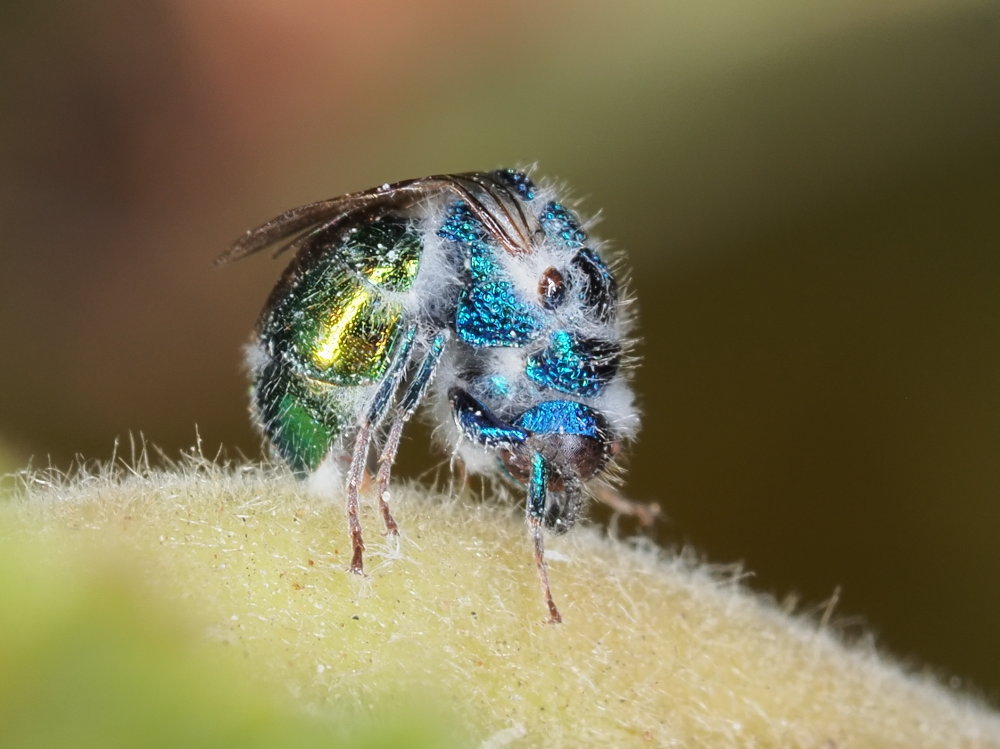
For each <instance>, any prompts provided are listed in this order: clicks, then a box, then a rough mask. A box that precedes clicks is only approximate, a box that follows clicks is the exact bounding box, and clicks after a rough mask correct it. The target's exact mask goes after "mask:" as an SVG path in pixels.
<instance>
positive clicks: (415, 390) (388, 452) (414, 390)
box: [376, 332, 448, 535]
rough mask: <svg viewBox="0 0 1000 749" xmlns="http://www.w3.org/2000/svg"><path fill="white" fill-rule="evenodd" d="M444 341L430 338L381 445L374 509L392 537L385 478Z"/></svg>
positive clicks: (393, 525) (444, 336) (393, 530)
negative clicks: (426, 350) (425, 353)
mask: <svg viewBox="0 0 1000 749" xmlns="http://www.w3.org/2000/svg"><path fill="white" fill-rule="evenodd" d="M447 340H448V335H447V332H442V333H438V334H437V335H436V336H435V337H434V340H433V341H431V345H430V351H428V352H427V355H426V356H425V357H424V360H423V361H422V362H420V368H419V369H418V370H417V374H416V375H415V376H414V378H413V380H412V381H411V382H410V384H409V386H408V387H407V389H406V393H404V395H403V398H402V400H400V402H399V405H398V406H397V407H396V416H395V418H394V419H393V422H392V426H391V427H389V434H388V436H386V439H385V444H384V445H383V446H382V455H381V456H380V457H379V467H378V476H377V478H376V485H377V487H378V508H379V510H380V511H381V512H382V518H383V520H385V530H386V533H389V534H392V535H396V534H398V533H399V528H398V526H397V525H396V521H395V520H394V519H393V517H392V513H391V512H389V503H388V502H387V501H386V497H388V495H389V491H388V490H389V478H390V476H391V475H392V464H393V463H394V462H395V460H396V451H397V450H399V440H400V438H401V437H402V436H403V427H404V426H405V424H406V422H407V420H408V419H409V418H410V417H411V416H412V415H413V412H414V411H416V410H417V406H418V405H420V401H422V400H423V399H424V393H426V392H427V386H428V385H430V382H431V379H432V378H433V377H434V370H435V369H436V368H437V365H438V362H439V361H441V354H443V353H444V347H445V343H446V341H447Z"/></svg>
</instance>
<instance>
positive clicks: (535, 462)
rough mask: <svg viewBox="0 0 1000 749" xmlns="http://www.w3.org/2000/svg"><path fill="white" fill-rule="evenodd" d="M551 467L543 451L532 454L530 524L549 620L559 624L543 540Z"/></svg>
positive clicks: (528, 510) (529, 482) (529, 491)
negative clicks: (543, 522) (543, 524)
mask: <svg viewBox="0 0 1000 749" xmlns="http://www.w3.org/2000/svg"><path fill="white" fill-rule="evenodd" d="M550 470H551V469H550V467H549V463H548V461H547V460H546V459H545V458H544V456H542V454H541V453H539V452H535V453H533V454H532V456H531V478H530V479H529V480H528V505H527V514H528V525H529V526H530V528H531V537H532V539H533V540H534V542H535V568H536V569H537V570H538V582H539V583H541V586H542V597H543V598H544V599H545V605H546V607H547V608H548V610H549V621H550V622H551V623H553V624H558V623H559V622H561V621H562V617H561V616H560V615H559V609H557V608H556V603H555V601H554V600H552V589H551V588H550V587H549V573H548V569H547V568H546V566H545V544H544V541H543V540H542V521H543V519H544V518H545V503H546V500H547V499H548V491H549V478H550Z"/></svg>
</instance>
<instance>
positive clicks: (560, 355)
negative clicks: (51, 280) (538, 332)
mask: <svg viewBox="0 0 1000 749" xmlns="http://www.w3.org/2000/svg"><path fill="white" fill-rule="evenodd" d="M620 361H621V348H620V347H619V346H617V345H616V344H613V343H611V342H609V341H602V340H600V339H597V338H582V337H580V336H577V335H573V334H572V333H567V332H566V331H564V330H558V331H556V332H554V333H552V334H551V336H550V337H549V345H548V347H547V348H546V349H545V350H543V351H541V352H540V353H538V354H535V355H533V356H530V357H529V358H528V362H527V364H526V365H525V373H526V374H527V375H528V377H529V378H530V379H531V380H534V381H535V382H537V383H538V384H539V385H541V386H542V387H547V388H551V389H552V390H558V391H559V392H561V393H568V394H570V395H581V396H593V395H597V394H598V393H599V392H601V390H602V389H603V388H604V386H605V385H607V384H608V383H609V382H610V381H611V379H612V378H613V377H614V376H615V374H616V373H617V372H618V364H619V362H620Z"/></svg>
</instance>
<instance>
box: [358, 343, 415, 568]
mask: <svg viewBox="0 0 1000 749" xmlns="http://www.w3.org/2000/svg"><path fill="white" fill-rule="evenodd" d="M415 336H416V326H411V327H410V328H408V329H407V331H406V333H405V336H404V338H403V343H402V344H401V346H400V349H399V352H398V353H397V354H396V357H395V358H394V359H393V362H392V364H391V365H390V366H389V369H388V371H387V372H386V373H385V377H384V378H383V379H382V383H381V384H380V385H379V387H378V389H377V390H376V391H375V394H374V395H373V396H372V399H371V400H370V401H369V403H368V408H367V410H366V412H365V415H364V417H363V418H362V420H361V422H360V423H359V424H358V431H357V433H356V436H355V439H354V452H353V454H352V456H351V467H350V470H349V471H348V474H347V527H348V530H349V531H350V534H351V546H352V548H353V553H352V555H351V572H354V573H355V574H358V575H360V574H363V573H364V553H365V542H364V538H363V536H362V533H361V521H360V520H359V518H358V493H359V491H360V487H361V479H362V476H363V475H364V472H365V464H366V463H367V461H368V446H369V444H370V443H371V439H372V430H373V429H375V428H376V427H377V426H378V425H379V424H380V423H381V421H382V419H383V418H384V417H385V414H386V412H387V411H388V410H389V405H390V403H391V401H392V396H393V393H395V392H396V388H397V387H399V382H400V380H401V379H402V377H403V374H404V373H405V372H406V369H407V367H409V365H410V363H411V362H412V360H413V342H414V338H415Z"/></svg>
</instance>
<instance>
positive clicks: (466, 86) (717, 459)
mask: <svg viewBox="0 0 1000 749" xmlns="http://www.w3.org/2000/svg"><path fill="white" fill-rule="evenodd" d="M0 42H2V43H0V85H2V90H3V92H4V94H3V102H4V104H3V107H2V111H0V222H2V226H0V229H2V235H0V236H2V237H3V246H2V249H0V341H2V346H3V348H2V350H3V352H4V355H3V366H2V367H0V467H2V468H3V469H6V470H9V469H13V468H16V467H18V466H21V465H24V464H26V463H27V462H28V461H29V460H31V461H32V463H33V464H34V465H46V464H48V463H49V462H51V463H53V464H55V465H58V466H68V465H69V464H70V463H71V461H72V460H73V458H74V455H77V454H79V455H83V456H85V457H87V458H107V457H109V456H110V455H111V452H112V446H113V444H114V441H115V439H116V438H119V437H126V438H127V435H128V433H129V432H130V431H132V432H136V433H137V432H139V431H141V432H142V433H144V434H145V436H146V437H147V438H148V439H149V440H151V441H152V442H154V443H156V444H157V445H159V446H160V447H162V448H163V450H164V451H165V452H166V453H167V454H168V455H176V454H178V453H179V451H180V450H181V449H183V448H186V447H189V446H191V445H192V444H193V443H194V441H195V425H196V424H197V425H198V430H199V431H200V434H201V438H202V440H203V443H204V450H205V452H206V453H209V454H211V453H214V451H215V449H216V448H217V447H218V446H219V445H224V446H226V447H227V448H228V449H229V451H230V453H231V454H232V453H233V452H234V451H235V450H241V451H243V452H244V453H246V454H247V455H250V456H257V455H258V454H259V449H260V443H259V439H258V437H257V436H256V435H255V433H254V432H253V430H252V429H251V427H250V425H249V423H248V421H247V415H246V380H245V375H244V373H243V371H242V369H241V356H242V354H241V346H242V345H243V344H244V342H245V341H246V340H247V339H248V336H249V334H250V331H251V329H252V327H253V323H254V321H255V319H256V316H257V314H258V312H259V310H260V307H261V306H262V304H263V302H264V300H265V298H266V295H267V293H268V292H269V290H270V288H271V286H272V284H273V283H274V281H275V280H276V278H277V277H278V275H279V273H280V270H281V267H282V265H281V262H275V261H270V260H269V259H267V258H266V257H258V258H254V259H253V260H249V261H246V262H243V263H239V264H237V265H232V266H228V267H225V268H222V269H217V268H213V267H212V261H213V259H214V258H215V257H216V256H217V255H218V254H219V253H220V252H221V251H222V250H224V249H225V248H226V246H227V245H228V243H229V242H230V241H231V240H233V239H234V238H236V237H237V236H238V235H239V234H240V233H241V232H243V231H244V230H245V229H247V228H249V227H250V226H253V225H256V224H258V223H261V222H262V221H264V220H266V219H268V218H270V217H271V216H273V215H274V214H276V213H278V212H280V211H281V210H283V209H285V208H288V207H291V206H293V205H297V204H300V203H305V202H309V201H312V200H316V199H319V198H325V197H331V196H335V195H338V194H341V193H344V192H348V191H354V190H359V189H364V188H367V187H371V186H373V185H377V184H380V183H383V182H388V181H394V180H398V179H403V178H407V177H414V176H420V175H424V174H429V173H440V172H449V171H466V170H480V169H491V168H495V167H498V166H503V165H517V164H526V163H532V162H536V161H537V162H538V163H539V165H540V173H541V174H545V175H551V176H555V177H558V178H560V179H563V180H566V182H568V183H569V184H570V185H572V187H573V189H574V190H575V192H576V193H577V194H578V195H580V196H582V197H583V198H584V199H585V200H584V206H585V208H586V209H588V210H589V211H591V212H596V211H598V210H600V211H601V212H602V215H603V221H602V224H601V226H600V228H599V231H598V232H597V233H598V234H599V235H601V236H602V237H606V238H609V239H611V240H612V241H613V243H614V245H615V246H617V247H619V248H622V249H624V250H625V251H626V252H627V253H628V256H629V258H630V263H631V265H632V267H633V269H634V291H635V293H636V295H637V296H638V299H639V302H640V313H641V334H642V337H643V343H642V347H641V353H642V355H643V356H644V359H645V363H644V366H643V368H642V369H641V371H640V372H639V374H638V377H637V388H638V391H639V393H640V394H641V398H642V402H643V407H644V412H645V421H644V428H643V433H642V435H641V439H640V441H639V442H638V444H637V445H636V446H635V449H634V451H633V454H632V459H631V472H630V479H629V483H628V487H627V491H628V493H629V494H631V495H632V496H635V497H636V498H639V499H649V500H656V501H658V502H659V503H660V504H661V505H662V506H663V508H664V511H665V514H666V518H665V521H664V522H663V523H661V524H660V526H659V527H658V529H657V531H656V535H657V537H658V539H659V540H660V541H661V542H663V543H665V544H683V543H687V544H691V545H693V546H694V547H695V548H697V549H698V550H699V551H700V552H702V553H703V554H704V555H705V556H706V557H707V558H708V559H709V560H711V561H713V562H719V563H726V562H733V561H737V560H743V561H744V562H745V565H746V568H747V570H749V571H751V572H752V576H751V577H750V578H749V583H750V584H751V585H752V586H753V587H754V588H756V589H758V590H761V591H765V592H768V593H772V594H774V595H775V596H776V597H778V598H781V599H784V598H785V597H786V596H787V595H789V594H795V595H797V597H798V600H799V607H800V608H801V609H806V610H815V611H822V610H823V608H824V602H826V601H828V600H829V599H831V597H834V596H835V592H836V591H839V594H838V595H837V596H836V597H837V598H838V602H837V605H836V610H835V613H834V619H835V620H837V619H841V620H846V624H845V626H848V627H849V628H850V629H851V630H853V631H857V632H861V631H872V632H874V633H875V635H876V638H877V641H878V642H879V643H880V645H881V646H882V647H883V648H884V649H886V650H888V651H889V652H891V653H893V654H894V655H895V656H897V657H899V658H902V659H904V660H906V661H907V662H908V663H911V664H913V665H915V666H918V667H924V666H926V667H929V668H931V669H933V670H934V671H935V672H936V673H939V674H940V675H941V676H942V677H943V678H944V679H945V681H946V683H949V684H951V685H953V686H954V687H955V688H961V689H972V690H973V691H976V692H979V693H981V694H984V695H985V696H986V697H987V698H988V699H989V700H991V701H992V702H993V703H994V704H995V705H996V704H1000V638H998V637H997V633H998V632H1000V595H998V584H997V580H998V574H1000V553H998V550H997V549H998V545H997V536H998V528H1000V502H998V497H1000V458H998V447H1000V389H998V382H1000V347H998V345H997V342H998V336H1000V253H998V246H1000V210H998V206H1000V4H998V3H997V2H975V1H971V0H951V1H949V2H944V1H943V0H942V1H941V2H931V1H929V0H910V1H909V2H907V3H870V2H861V1H860V0H847V1H844V2H838V3H798V2H794V1H793V0H781V1H780V2H779V1H776V0H759V1H758V2H755V3H744V2H736V1H735V0H732V1H729V2H713V3H699V2H695V1H694V0H679V1H678V2H670V3H663V2H651V1H650V2H631V3H630V2H617V3H615V4H614V5H613V7H612V5H611V4H610V3H609V4H597V3H594V4H578V3H570V2H551V3H537V2H536V3H527V2H511V3H504V4H500V3H496V4H470V3H463V2H457V1H455V0H429V1H427V2H423V3H419V4H404V3H346V2H329V0H322V1H320V0H315V1H313V2H295V3H264V2H259V3H247V2H237V0H210V1H209V2H200V1H198V2H196V1H195V0H186V1H185V0H178V1H177V2H170V3H165V2H146V3H141V4H137V3H127V2H124V1H121V2H115V1H109V2H104V3H101V4H98V5H96V6H95V5H94V4H89V3H88V4H84V3H78V2H66V3H60V4H51V5H46V4H41V3H39V4H28V3H21V4H11V6H10V7H5V8H4V10H3V11H2V15H0ZM436 460H437V458H428V457H427V455H426V454H424V452H423V448H422V446H421V443H420V442H416V441H413V440H410V444H409V446H405V445H404V454H403V458H402V463H403V467H404V469H405V472H407V473H409V474H410V475H417V474H419V473H420V472H421V471H422V470H424V469H426V468H427V467H428V466H430V465H433V463H434V462H436ZM595 515H596V516H597V517H598V519H601V518H603V517H605V516H603V515H602V514H601V513H600V511H595Z"/></svg>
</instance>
